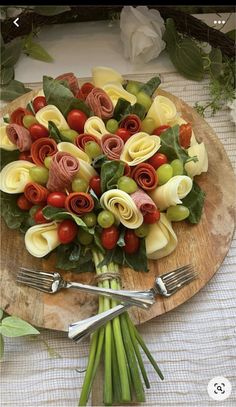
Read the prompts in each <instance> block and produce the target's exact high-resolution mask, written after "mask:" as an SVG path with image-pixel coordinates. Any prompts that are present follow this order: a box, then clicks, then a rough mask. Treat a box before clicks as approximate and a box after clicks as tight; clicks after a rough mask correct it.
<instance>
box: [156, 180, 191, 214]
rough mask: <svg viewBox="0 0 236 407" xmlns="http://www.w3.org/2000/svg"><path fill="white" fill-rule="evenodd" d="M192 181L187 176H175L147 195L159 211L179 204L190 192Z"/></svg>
mask: <svg viewBox="0 0 236 407" xmlns="http://www.w3.org/2000/svg"><path fill="white" fill-rule="evenodd" d="M192 186H193V181H192V179H191V178H190V177H188V176H187V175H176V176H174V177H172V178H171V179H170V180H169V181H168V182H166V184H164V185H161V186H160V187H157V188H156V189H155V190H154V191H152V192H150V193H149V195H150V197H151V198H152V200H153V201H154V202H155V204H156V206H157V207H158V209H160V210H161V211H163V210H165V209H167V208H169V206H174V205H177V204H181V203H182V201H181V199H183V198H184V197H185V196H186V195H188V193H189V192H190V191H191V189H192Z"/></svg>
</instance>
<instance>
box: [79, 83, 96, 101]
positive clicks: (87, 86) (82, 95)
mask: <svg viewBox="0 0 236 407" xmlns="http://www.w3.org/2000/svg"><path fill="white" fill-rule="evenodd" d="M93 88H94V85H93V84H92V83H90V82H86V83H84V84H83V85H82V86H81V88H80V90H78V92H77V93H76V95H75V97H76V98H78V99H82V100H85V99H86V97H87V96H88V94H89V93H90V92H91V90H92V89H93Z"/></svg>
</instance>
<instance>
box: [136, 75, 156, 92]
mask: <svg viewBox="0 0 236 407" xmlns="http://www.w3.org/2000/svg"><path fill="white" fill-rule="evenodd" d="M160 83H161V79H160V77H159V76H154V77H153V78H151V79H149V81H148V82H147V83H145V84H144V85H143V86H141V88H140V89H139V92H144V93H146V94H147V95H149V96H150V97H151V96H152V95H153V93H154V92H155V91H156V89H157V88H158V86H159V85H160Z"/></svg>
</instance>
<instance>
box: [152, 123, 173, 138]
mask: <svg viewBox="0 0 236 407" xmlns="http://www.w3.org/2000/svg"><path fill="white" fill-rule="evenodd" d="M169 128H170V126H168V124H165V125H163V126H160V127H157V128H156V129H155V130H153V132H152V134H155V135H156V136H160V135H161V134H162V133H164V132H165V131H166V130H167V129H169Z"/></svg>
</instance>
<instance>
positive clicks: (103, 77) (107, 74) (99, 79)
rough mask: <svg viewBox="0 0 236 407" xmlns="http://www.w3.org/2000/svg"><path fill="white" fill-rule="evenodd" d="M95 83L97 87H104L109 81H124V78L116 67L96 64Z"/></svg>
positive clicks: (94, 69) (93, 71)
mask: <svg viewBox="0 0 236 407" xmlns="http://www.w3.org/2000/svg"><path fill="white" fill-rule="evenodd" d="M92 75H93V84H94V86H96V87H97V88H102V87H103V86H104V85H105V84H106V83H108V82H118V83H121V84H122V83H123V82H124V78H123V77H122V76H121V74H120V73H119V72H117V71H116V70H115V69H112V68H109V67H106V66H95V67H94V68H93V69H92Z"/></svg>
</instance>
